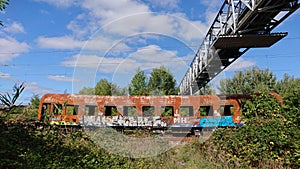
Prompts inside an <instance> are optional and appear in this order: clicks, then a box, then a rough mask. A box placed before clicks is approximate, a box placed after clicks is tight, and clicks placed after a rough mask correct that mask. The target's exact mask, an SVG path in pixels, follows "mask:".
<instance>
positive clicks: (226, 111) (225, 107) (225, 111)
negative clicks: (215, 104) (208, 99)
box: [220, 105, 234, 116]
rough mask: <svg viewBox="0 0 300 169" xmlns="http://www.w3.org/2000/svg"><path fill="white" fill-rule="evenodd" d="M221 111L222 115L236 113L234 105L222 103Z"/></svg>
mask: <svg viewBox="0 0 300 169" xmlns="http://www.w3.org/2000/svg"><path fill="white" fill-rule="evenodd" d="M220 112H221V115H222V116H232V115H233V113H234V107H233V105H221V106H220Z"/></svg>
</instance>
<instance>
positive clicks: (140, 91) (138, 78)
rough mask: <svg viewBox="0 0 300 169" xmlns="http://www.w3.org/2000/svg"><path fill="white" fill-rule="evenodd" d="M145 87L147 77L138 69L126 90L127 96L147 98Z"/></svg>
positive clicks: (147, 93)
mask: <svg viewBox="0 0 300 169" xmlns="http://www.w3.org/2000/svg"><path fill="white" fill-rule="evenodd" d="M147 85H148V84H147V76H146V75H145V72H144V71H141V70H140V68H138V69H137V70H136V73H135V75H134V76H133V78H132V79H131V84H130V85H129V88H128V90H129V94H130V95H131V96H147V95H149V92H148V89H147Z"/></svg>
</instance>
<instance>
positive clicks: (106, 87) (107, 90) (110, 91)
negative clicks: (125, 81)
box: [95, 79, 126, 96]
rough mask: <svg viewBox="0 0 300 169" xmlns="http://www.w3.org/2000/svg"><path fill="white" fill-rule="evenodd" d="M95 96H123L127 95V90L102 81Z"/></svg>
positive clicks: (97, 86) (104, 80)
mask: <svg viewBox="0 0 300 169" xmlns="http://www.w3.org/2000/svg"><path fill="white" fill-rule="evenodd" d="M95 94H96V95H101V96H112V95H117V96H121V95H126V90H125V89H124V88H120V87H118V86H117V85H115V84H113V83H111V82H108V80H107V79H101V80H100V81H99V82H98V83H97V84H96V86H95Z"/></svg>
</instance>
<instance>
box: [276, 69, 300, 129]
mask: <svg viewBox="0 0 300 169" xmlns="http://www.w3.org/2000/svg"><path fill="white" fill-rule="evenodd" d="M276 92H278V93H279V94H280V96H281V97H282V99H283V102H284V104H283V109H284V114H283V115H284V116H285V118H287V119H288V120H289V121H291V122H293V124H294V125H295V126H297V127H298V128H300V125H299V124H300V118H299V117H300V78H294V77H291V76H288V75H287V74H285V75H284V77H283V79H282V80H280V81H279V82H277V84H276Z"/></svg>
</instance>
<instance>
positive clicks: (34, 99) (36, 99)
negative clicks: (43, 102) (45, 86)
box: [30, 94, 40, 109]
mask: <svg viewBox="0 0 300 169" xmlns="http://www.w3.org/2000/svg"><path fill="white" fill-rule="evenodd" d="M30 105H32V106H33V107H34V108H36V109H38V108H39V105H40V98H39V95H37V94H36V95H34V96H32V98H31V99H30Z"/></svg>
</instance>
